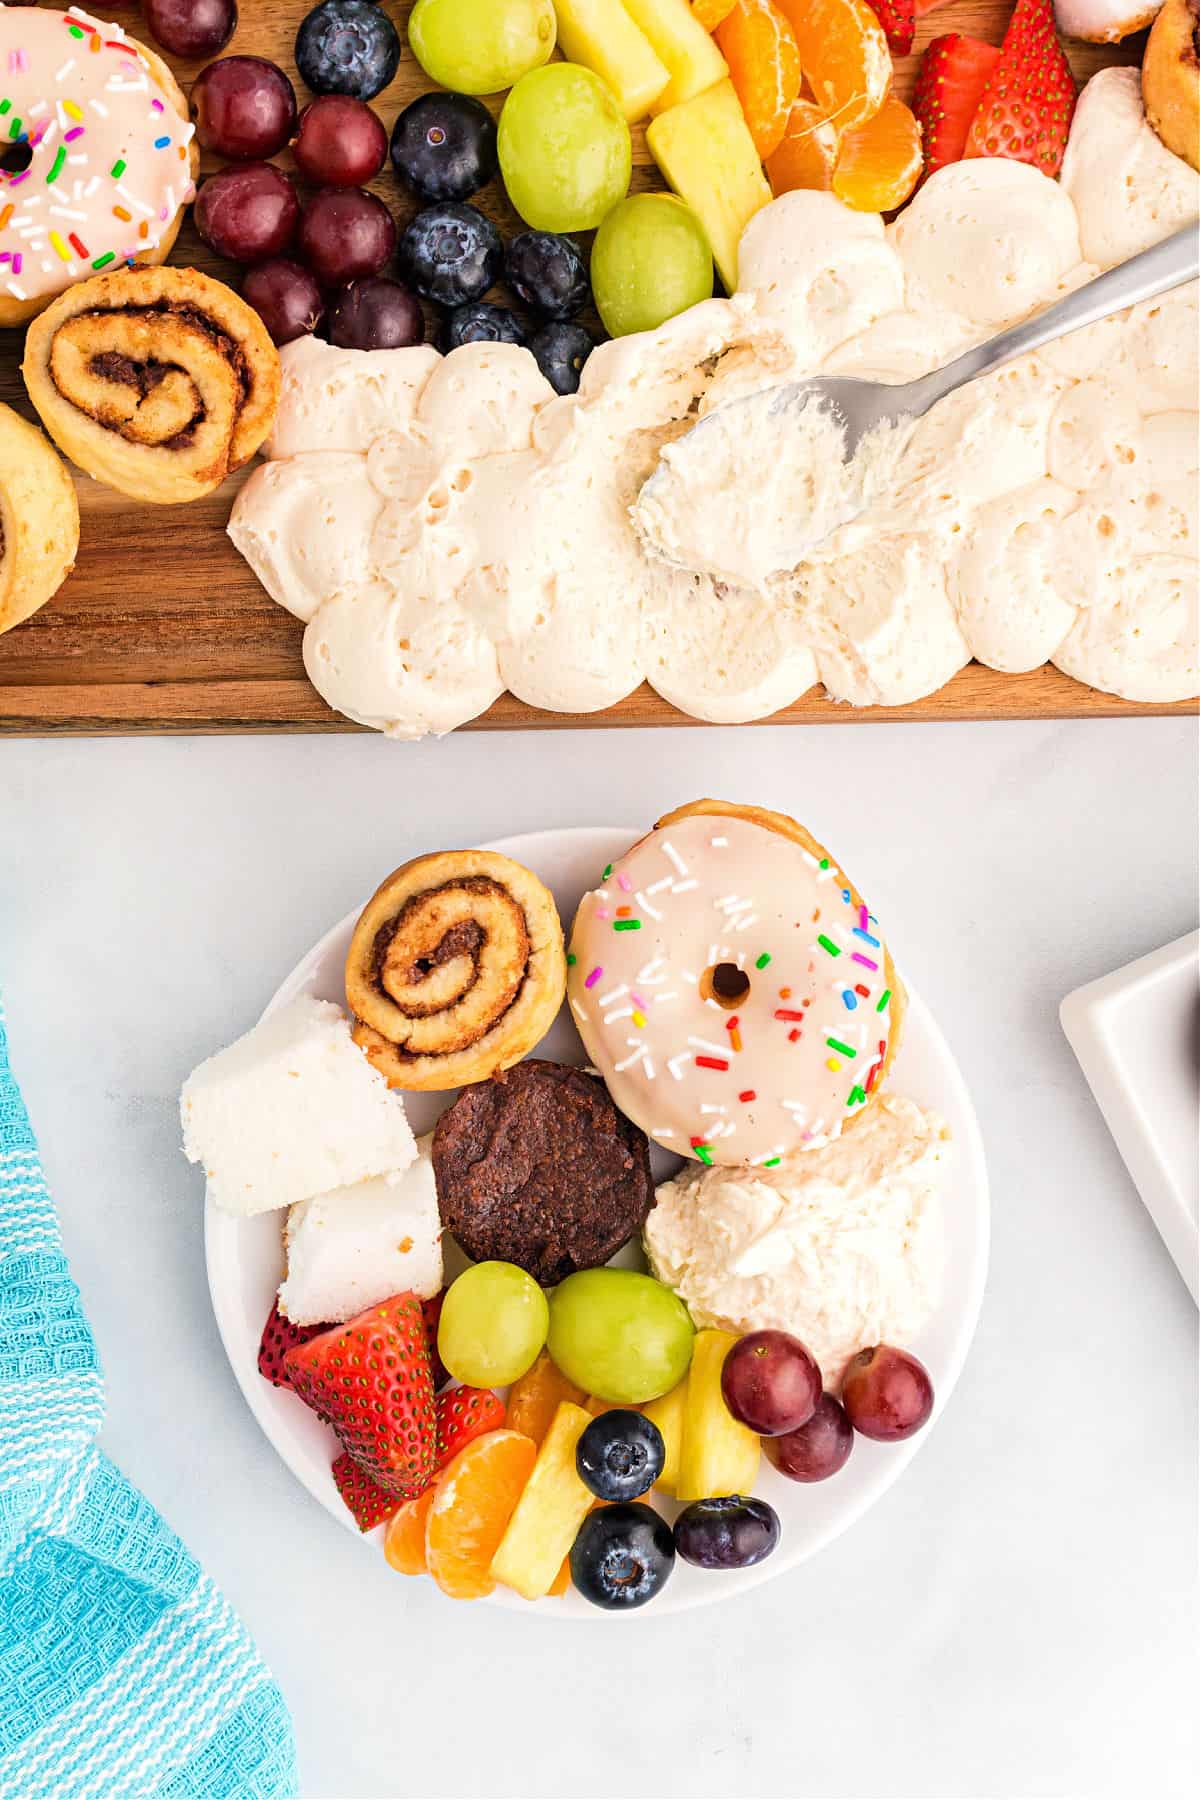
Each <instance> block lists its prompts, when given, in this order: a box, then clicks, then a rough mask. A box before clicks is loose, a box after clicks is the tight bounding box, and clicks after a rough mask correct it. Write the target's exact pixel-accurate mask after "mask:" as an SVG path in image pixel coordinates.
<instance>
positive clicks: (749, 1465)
mask: <svg viewBox="0 0 1200 1800" xmlns="http://www.w3.org/2000/svg"><path fill="white" fill-rule="evenodd" d="M736 1343H737V1338H736V1337H735V1336H734V1334H733V1333H732V1332H731V1331H698V1332H697V1333H696V1347H695V1350H694V1351H693V1353H692V1366H691V1368H690V1369H689V1371H688V1376H687V1384H686V1385H687V1396H686V1398H685V1400H684V1404H683V1445H682V1448H681V1450H680V1454H679V1474H678V1477H677V1479H676V1482H675V1498H676V1499H677V1500H682V1501H684V1502H685V1503H686V1502H687V1501H689V1500H712V1499H714V1498H715V1497H716V1496H717V1495H719V1494H751V1493H753V1492H754V1482H755V1479H756V1477H757V1475H758V1462H759V1455H760V1449H759V1442H758V1438H757V1436H756V1435H755V1433H754V1432H753V1431H750V1430H749V1429H748V1427H746V1426H745V1425H740V1424H739V1423H738V1421H737V1420H736V1419H735V1418H734V1416H733V1414H732V1413H731V1412H730V1410H729V1408H728V1407H727V1406H726V1404H725V1401H724V1398H723V1397H722V1394H721V1369H722V1367H723V1365H724V1362H725V1358H726V1356H727V1355H728V1353H729V1351H730V1350H732V1348H733V1346H734V1345H735V1344H736Z"/></svg>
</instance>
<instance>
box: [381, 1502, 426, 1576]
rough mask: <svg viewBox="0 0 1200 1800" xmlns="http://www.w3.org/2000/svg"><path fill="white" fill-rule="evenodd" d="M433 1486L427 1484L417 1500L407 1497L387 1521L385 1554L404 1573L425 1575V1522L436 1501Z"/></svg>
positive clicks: (384, 1542)
mask: <svg viewBox="0 0 1200 1800" xmlns="http://www.w3.org/2000/svg"><path fill="white" fill-rule="evenodd" d="M433 1495H434V1489H433V1488H432V1487H427V1488H426V1489H425V1492H424V1493H423V1494H418V1495H417V1498H416V1499H415V1500H406V1501H405V1502H404V1504H403V1506H401V1507H400V1508H399V1509H398V1510H397V1511H396V1512H394V1513H393V1514H392V1517H391V1519H390V1520H389V1521H388V1528H387V1534H386V1536H385V1537H384V1540H383V1554H384V1555H385V1556H386V1557H387V1559H388V1561H389V1563H390V1564H391V1565H392V1567H393V1569H396V1570H398V1571H399V1573H400V1574H401V1575H424V1574H425V1573H426V1572H427V1571H426V1566H425V1524H426V1520H427V1519H428V1517H429V1508H430V1507H431V1506H432V1505H433Z"/></svg>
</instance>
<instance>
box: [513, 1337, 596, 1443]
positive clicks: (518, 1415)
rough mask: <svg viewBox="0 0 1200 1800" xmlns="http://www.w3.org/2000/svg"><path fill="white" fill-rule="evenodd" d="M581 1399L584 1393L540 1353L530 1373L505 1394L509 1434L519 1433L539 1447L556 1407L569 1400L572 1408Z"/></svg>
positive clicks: (551, 1360) (543, 1352) (529, 1370)
mask: <svg viewBox="0 0 1200 1800" xmlns="http://www.w3.org/2000/svg"><path fill="white" fill-rule="evenodd" d="M582 1399H583V1389H582V1388H577V1387H576V1386H575V1384H574V1382H572V1381H568V1380H567V1378H566V1376H565V1375H564V1374H563V1372H562V1370H561V1369H560V1368H559V1366H558V1364H557V1363H556V1362H555V1361H554V1359H553V1357H552V1356H551V1355H550V1352H549V1351H548V1350H543V1351H542V1352H541V1354H540V1355H539V1356H538V1359H537V1361H536V1362H535V1363H534V1365H533V1367H532V1368H531V1369H528V1370H526V1372H525V1374H524V1375H522V1376H521V1378H520V1380H519V1381H514V1382H513V1384H512V1386H511V1387H510V1388H509V1390H508V1417H507V1419H506V1420H505V1424H506V1425H507V1426H508V1428H509V1430H510V1431H520V1432H522V1433H523V1434H524V1435H525V1437H527V1438H532V1439H533V1441H534V1443H535V1444H540V1443H541V1441H542V1439H543V1438H544V1437H545V1435H546V1433H547V1432H548V1431H549V1429H550V1422H551V1420H552V1419H553V1418H554V1415H555V1413H556V1412H557V1411H558V1408H559V1403H560V1402H561V1401H563V1400H571V1401H573V1402H574V1403H575V1405H577V1406H578V1405H579V1403H580V1402H581V1401H582Z"/></svg>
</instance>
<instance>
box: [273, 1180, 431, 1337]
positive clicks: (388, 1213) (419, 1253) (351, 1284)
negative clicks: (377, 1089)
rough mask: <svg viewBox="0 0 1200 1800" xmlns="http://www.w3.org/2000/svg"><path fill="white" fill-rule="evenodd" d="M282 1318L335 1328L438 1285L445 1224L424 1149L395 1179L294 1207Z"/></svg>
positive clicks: (361, 1183) (337, 1190)
mask: <svg viewBox="0 0 1200 1800" xmlns="http://www.w3.org/2000/svg"><path fill="white" fill-rule="evenodd" d="M286 1238H287V1276H286V1278H285V1279H284V1282H283V1285H282V1287H281V1288H280V1290H279V1305H280V1309H281V1311H282V1312H284V1313H285V1314H286V1315H287V1317H288V1318H289V1319H290V1320H291V1321H292V1323H293V1324H294V1325H320V1324H324V1323H326V1322H328V1323H329V1324H331V1325H332V1324H337V1323H340V1322H341V1321H342V1320H343V1319H352V1318H353V1317H354V1315H355V1314H356V1313H360V1312H365V1311H366V1309H367V1308H368V1307H369V1306H375V1305H377V1304H378V1302H379V1301H380V1300H387V1299H389V1298H390V1296H391V1295H392V1294H403V1293H413V1294H419V1295H420V1296H421V1298H422V1299H423V1300H426V1299H428V1298H429V1297H430V1296H431V1295H433V1294H436V1293H438V1292H440V1290H441V1286H442V1224H441V1220H440V1219H439V1217H438V1203H437V1188H436V1186H435V1184H434V1179H433V1163H432V1162H431V1161H430V1158H429V1153H428V1149H427V1148H426V1149H424V1150H423V1152H422V1154H421V1155H420V1156H419V1157H418V1159H417V1161H416V1162H415V1163H413V1164H412V1165H411V1166H410V1167H409V1168H408V1169H406V1170H405V1172H404V1174H403V1175H402V1176H401V1177H400V1179H399V1180H398V1181H392V1182H389V1181H383V1180H379V1179H376V1180H373V1181H358V1182H355V1184H354V1186H353V1187H343V1188H334V1189H333V1190H332V1192H330V1193H328V1194H314V1195H313V1196H312V1198H311V1199H310V1200H301V1202H300V1203H299V1205H298V1206H293V1208H292V1210H291V1212H290V1213H289V1214H288V1222H287V1234H286Z"/></svg>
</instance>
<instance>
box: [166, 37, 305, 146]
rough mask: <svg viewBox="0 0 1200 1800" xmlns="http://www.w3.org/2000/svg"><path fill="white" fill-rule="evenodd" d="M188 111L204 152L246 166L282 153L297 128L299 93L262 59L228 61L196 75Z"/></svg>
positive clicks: (277, 70)
mask: <svg viewBox="0 0 1200 1800" xmlns="http://www.w3.org/2000/svg"><path fill="white" fill-rule="evenodd" d="M189 110H190V112H191V115H192V118H193V119H194V120H195V122H196V136H197V138H198V139H199V141H200V143H201V145H202V146H203V148H204V149H205V150H215V151H216V153H217V155H218V156H228V157H231V158H233V159H234V160H235V161H237V162H247V161H249V160H250V159H251V158H255V159H261V158H264V157H268V156H274V154H275V152H276V151H277V150H282V149H283V146H284V145H285V144H286V143H287V141H288V139H289V138H290V137H291V135H292V130H293V127H294V126H295V123H296V92H295V89H294V88H293V87H292V84H291V82H290V81H289V80H288V78H287V76H286V75H285V74H284V72H283V70H282V69H280V68H277V67H276V65H275V64H274V63H273V62H267V61H266V60H265V58H263V57H261V56H224V57H222V58H221V60H220V61H219V62H214V63H209V65H208V67H207V68H206V69H201V71H200V73H199V75H197V77H196V79H195V81H194V82H193V84H192V94H191V100H190V101H189Z"/></svg>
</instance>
